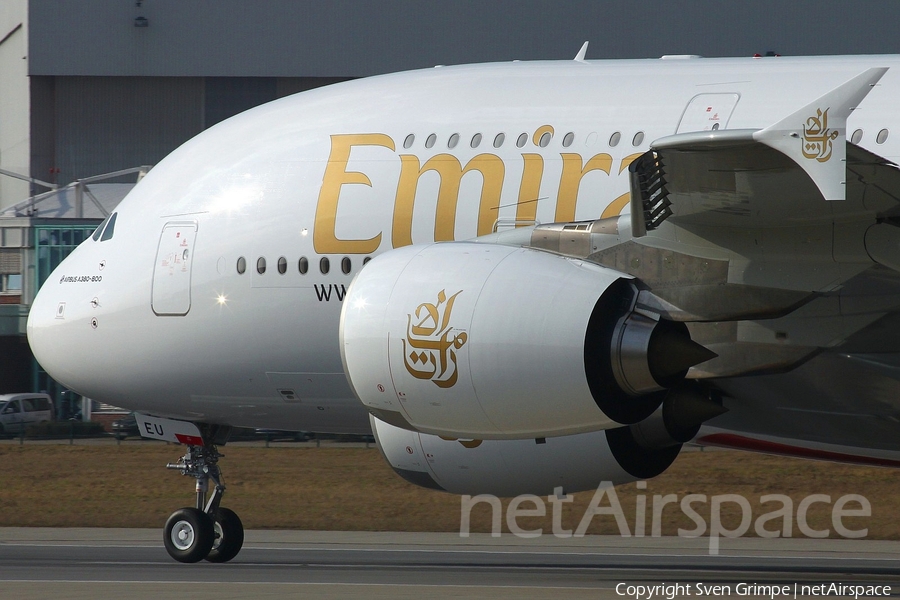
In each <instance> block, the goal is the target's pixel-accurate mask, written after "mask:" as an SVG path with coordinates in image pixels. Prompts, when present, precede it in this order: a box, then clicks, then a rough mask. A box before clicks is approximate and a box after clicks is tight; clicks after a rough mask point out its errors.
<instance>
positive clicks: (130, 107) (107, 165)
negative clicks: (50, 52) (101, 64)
mask: <svg viewBox="0 0 900 600" xmlns="http://www.w3.org/2000/svg"><path fill="white" fill-rule="evenodd" d="M55 79H56V81H55V111H54V113H55V121H56V165H55V166H56V167H57V168H59V169H60V173H59V181H61V182H69V181H72V180H73V179H77V178H79V177H88V176H91V175H98V174H101V173H108V172H111V171H115V170H118V169H123V168H127V167H134V166H138V165H143V164H155V163H157V162H159V161H160V160H161V159H162V158H163V157H164V156H165V155H166V154H168V153H169V152H171V151H172V150H173V149H174V148H175V147H177V146H178V145H179V144H181V143H182V142H184V141H185V140H187V139H189V138H190V137H192V136H194V135H196V134H197V133H199V132H200V131H202V130H203V80H202V79H200V78H197V77H180V78H179V77H57V78H55Z"/></svg>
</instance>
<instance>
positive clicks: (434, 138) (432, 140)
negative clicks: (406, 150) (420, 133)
mask: <svg viewBox="0 0 900 600" xmlns="http://www.w3.org/2000/svg"><path fill="white" fill-rule="evenodd" d="M436 141H437V136H436V135H434V134H433V133H432V134H431V135H429V136H428V137H427V138H425V147H426V148H431V147H432V146H434V143H435V142H436Z"/></svg>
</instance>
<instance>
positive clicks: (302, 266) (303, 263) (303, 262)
mask: <svg viewBox="0 0 900 600" xmlns="http://www.w3.org/2000/svg"><path fill="white" fill-rule="evenodd" d="M297 268H298V269H299V270H300V274H301V275H306V272H307V271H309V261H308V260H307V259H306V257H305V256H301V257H300V262H299V263H297Z"/></svg>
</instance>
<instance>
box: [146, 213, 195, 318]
mask: <svg viewBox="0 0 900 600" xmlns="http://www.w3.org/2000/svg"><path fill="white" fill-rule="evenodd" d="M196 236H197V223H196V221H191V222H171V223H166V224H165V226H164V227H163V230H162V234H161V235H160V237H159V246H158V248H157V250H156V263H155V265H154V267H153V290H152V292H151V295H152V297H151V301H150V304H151V307H152V309H153V312H154V313H155V314H156V315H158V316H183V315H186V314H187V313H188V311H189V310H191V265H192V264H193V262H194V247H195V242H196Z"/></svg>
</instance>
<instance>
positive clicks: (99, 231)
mask: <svg viewBox="0 0 900 600" xmlns="http://www.w3.org/2000/svg"><path fill="white" fill-rule="evenodd" d="M111 216H112V215H110V216H109V217H106V218H105V219H103V222H102V223H100V225H98V226H97V229H95V230H94V235H92V236H91V239H92V240H94V241H95V242H96V241H98V240H99V239H100V235H101V234H102V233H103V228H104V227H106V224H107V223H109V218H110V217H111Z"/></svg>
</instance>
